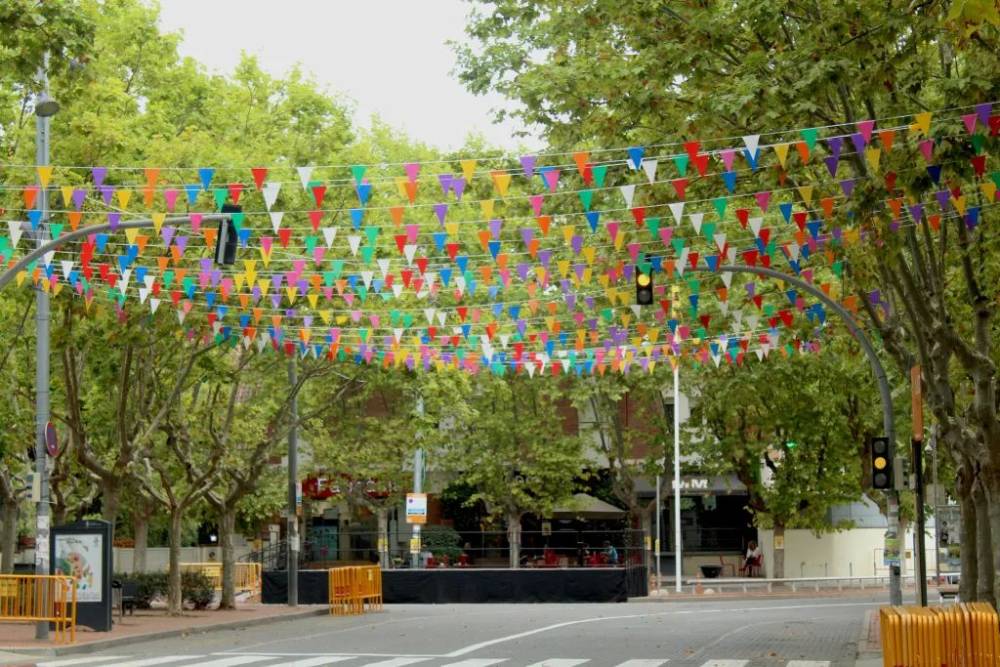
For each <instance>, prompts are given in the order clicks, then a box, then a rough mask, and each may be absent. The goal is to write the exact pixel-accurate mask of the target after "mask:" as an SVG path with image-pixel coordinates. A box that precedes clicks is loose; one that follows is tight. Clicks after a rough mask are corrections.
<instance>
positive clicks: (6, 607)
mask: <svg viewBox="0 0 1000 667" xmlns="http://www.w3.org/2000/svg"><path fill="white" fill-rule="evenodd" d="M0 621H48V622H50V623H53V624H54V625H55V631H56V640H57V641H61V642H66V641H69V642H75V641H76V579H74V578H73V577H66V576H62V575H35V574H31V575H27V574H24V575H21V574H12V575H8V574H4V575H0Z"/></svg>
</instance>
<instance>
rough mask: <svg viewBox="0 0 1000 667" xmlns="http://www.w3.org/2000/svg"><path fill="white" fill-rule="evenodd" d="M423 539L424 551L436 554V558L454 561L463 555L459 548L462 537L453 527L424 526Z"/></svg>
mask: <svg viewBox="0 0 1000 667" xmlns="http://www.w3.org/2000/svg"><path fill="white" fill-rule="evenodd" d="M421 538H422V540H423V544H424V549H426V550H427V551H430V552H431V553H432V554H434V557H435V558H441V557H443V556H447V557H448V558H451V559H452V560H454V559H456V558H458V557H459V556H460V555H461V554H462V549H461V548H460V547H459V546H458V545H459V543H460V542H461V541H462V537H461V535H459V534H458V533H457V532H455V529H454V528H452V527H451V526H424V529H423V531H422V534H421Z"/></svg>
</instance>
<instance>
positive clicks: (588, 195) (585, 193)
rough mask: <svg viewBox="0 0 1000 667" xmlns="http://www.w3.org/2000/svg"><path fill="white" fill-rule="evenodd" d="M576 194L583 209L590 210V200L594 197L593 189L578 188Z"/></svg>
mask: <svg viewBox="0 0 1000 667" xmlns="http://www.w3.org/2000/svg"><path fill="white" fill-rule="evenodd" d="M577 195H579V197H580V203H581V204H583V210H584V211H589V210H590V202H591V200H592V199H593V198H594V191H593V190H580V191H579V192H578V193H577Z"/></svg>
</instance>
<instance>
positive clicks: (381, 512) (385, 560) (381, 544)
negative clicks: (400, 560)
mask: <svg viewBox="0 0 1000 667" xmlns="http://www.w3.org/2000/svg"><path fill="white" fill-rule="evenodd" d="M375 516H376V517H377V518H378V535H377V536H376V538H375V548H376V549H378V562H379V563H380V564H381V566H382V569H383V570H387V569H389V510H387V509H386V508H384V507H380V508H378V510H377V511H376V512H375Z"/></svg>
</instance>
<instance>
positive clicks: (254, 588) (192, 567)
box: [181, 563, 261, 595]
mask: <svg viewBox="0 0 1000 667" xmlns="http://www.w3.org/2000/svg"><path fill="white" fill-rule="evenodd" d="M235 565H236V571H235V572H234V573H233V584H234V587H235V589H236V590H238V591H249V592H251V593H253V594H255V595H260V591H261V564H260V563H235ZM181 571H182V572H201V573H202V574H204V575H205V576H206V577H207V578H208V580H209V581H211V582H212V588H214V589H215V590H217V591H221V590H222V563H181Z"/></svg>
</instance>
